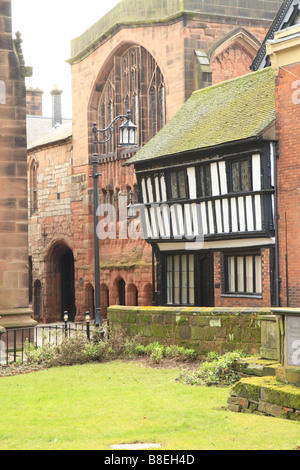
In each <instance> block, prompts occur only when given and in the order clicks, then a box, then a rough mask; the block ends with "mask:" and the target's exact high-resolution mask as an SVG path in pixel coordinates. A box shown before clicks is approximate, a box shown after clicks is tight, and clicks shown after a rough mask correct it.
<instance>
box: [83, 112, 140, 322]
mask: <svg viewBox="0 0 300 470" xmlns="http://www.w3.org/2000/svg"><path fill="white" fill-rule="evenodd" d="M125 120H126V121H125ZM119 121H125V122H124V124H122V125H121V126H120V129H119V130H120V141H119V144H120V147H136V146H137V126H136V125H135V124H133V122H132V121H131V112H130V111H127V115H119V116H117V117H116V118H115V119H113V121H112V122H111V123H110V124H109V126H108V127H106V128H105V129H97V123H96V122H94V124H93V134H94V154H93V160H92V164H93V174H92V176H91V178H93V180H94V242H95V249H94V253H95V308H96V312H95V326H96V327H97V328H98V327H99V326H100V325H102V323H103V322H102V315H101V293H100V243H99V238H98V235H97V225H98V215H97V210H98V178H99V176H101V173H98V165H99V158H98V153H97V146H98V145H99V144H100V145H101V144H106V143H107V142H109V141H110V140H111V139H112V136H113V134H114V132H115V129H116V124H117V122H119ZM99 133H101V134H102V140H98V134H99Z"/></svg>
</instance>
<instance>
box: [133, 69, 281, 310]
mask: <svg viewBox="0 0 300 470" xmlns="http://www.w3.org/2000/svg"><path fill="white" fill-rule="evenodd" d="M274 124H275V83H274V73H273V70H272V69H271V68H266V69H264V70H262V71H260V72H256V73H253V74H250V75H246V76H244V77H241V78H237V79H233V80H230V81H227V82H223V83H221V84H219V85H215V86H212V87H210V88H206V89H203V90H199V91H197V92H194V93H193V95H192V97H191V98H190V99H189V100H188V101H187V102H186V103H185V105H184V106H183V107H182V108H181V109H180V111H179V112H178V113H177V114H176V115H175V116H174V118H173V119H171V120H170V122H169V123H168V124H167V125H166V126H165V127H164V129H162V130H161V131H160V133H159V134H158V135H157V136H156V137H155V138H153V139H152V140H151V141H150V142H149V143H148V144H147V145H145V147H144V148H143V149H141V150H140V151H139V152H138V153H137V155H136V156H135V157H133V158H132V159H130V160H129V161H128V162H127V164H134V167H135V171H136V174H137V180H138V185H139V194H140V201H139V202H140V203H141V205H140V206H137V209H139V211H140V215H141V217H140V220H141V226H142V232H143V237H144V238H145V239H146V241H147V242H148V243H150V244H151V245H152V248H153V252H154V253H155V256H156V262H157V269H156V273H157V279H156V291H157V298H156V302H157V304H159V305H189V306H203V307H210V306H241V305H245V306H266V305H271V304H274V303H275V301H276V299H275V297H276V289H275V283H274V274H275V259H276V256H275V253H276V244H275V232H276V219H275V217H274V214H275V213H276V212H275V207H274V204H275V184H274V181H275V178H276V142H275V127H274Z"/></svg>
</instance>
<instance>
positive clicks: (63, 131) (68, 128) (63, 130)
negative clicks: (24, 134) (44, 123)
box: [27, 120, 72, 150]
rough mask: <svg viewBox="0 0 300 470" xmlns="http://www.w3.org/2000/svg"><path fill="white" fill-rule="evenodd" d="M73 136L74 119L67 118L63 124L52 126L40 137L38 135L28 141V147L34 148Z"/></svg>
mask: <svg viewBox="0 0 300 470" xmlns="http://www.w3.org/2000/svg"><path fill="white" fill-rule="evenodd" d="M51 123H52V120H51ZM40 130H41V129H40ZM71 136H72V121H71V120H67V121H66V122H65V123H63V124H62V125H60V126H57V127H51V128H50V129H49V130H48V131H46V132H44V133H42V134H40V135H39V137H37V138H36V139H34V140H31V141H28V144H27V149H28V150H32V149H34V148H36V147H41V146H43V145H47V144H52V143H54V142H59V141H61V140H65V139H67V138H68V137H71Z"/></svg>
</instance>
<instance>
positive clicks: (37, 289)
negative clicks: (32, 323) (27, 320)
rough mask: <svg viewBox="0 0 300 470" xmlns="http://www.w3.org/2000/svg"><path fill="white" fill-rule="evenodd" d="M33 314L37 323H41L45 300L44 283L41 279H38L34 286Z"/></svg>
mask: <svg viewBox="0 0 300 470" xmlns="http://www.w3.org/2000/svg"><path fill="white" fill-rule="evenodd" d="M33 312H34V319H35V320H36V321H37V322H41V321H42V316H43V300H42V283H41V281H40V280H39V279H37V280H36V281H35V282H34V284H33Z"/></svg>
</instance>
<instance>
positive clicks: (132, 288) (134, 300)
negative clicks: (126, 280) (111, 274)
mask: <svg viewBox="0 0 300 470" xmlns="http://www.w3.org/2000/svg"><path fill="white" fill-rule="evenodd" d="M126 302H127V305H130V306H132V307H137V306H138V305H139V293H138V289H137V287H136V285H135V284H133V283H132V284H128V285H127V288H126Z"/></svg>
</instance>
